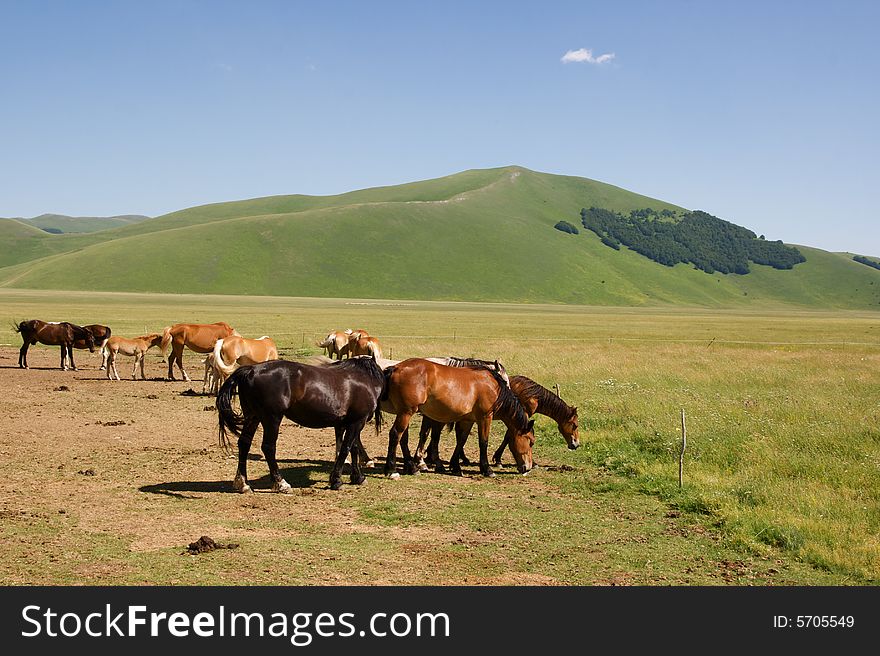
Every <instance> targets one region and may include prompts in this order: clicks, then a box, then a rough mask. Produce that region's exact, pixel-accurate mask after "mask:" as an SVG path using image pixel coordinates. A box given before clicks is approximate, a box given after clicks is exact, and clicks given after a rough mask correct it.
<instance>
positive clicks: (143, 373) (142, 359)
mask: <svg viewBox="0 0 880 656" xmlns="http://www.w3.org/2000/svg"><path fill="white" fill-rule="evenodd" d="M140 356H141V358H140V360H141V380H146V379H147V374H146V372H144V360H146V359H147V352H146V351H141V353H140Z"/></svg>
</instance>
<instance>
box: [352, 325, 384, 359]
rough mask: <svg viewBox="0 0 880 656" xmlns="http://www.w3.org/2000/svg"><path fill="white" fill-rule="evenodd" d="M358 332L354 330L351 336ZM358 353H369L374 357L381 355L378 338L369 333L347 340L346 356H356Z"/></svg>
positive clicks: (377, 357)
mask: <svg viewBox="0 0 880 656" xmlns="http://www.w3.org/2000/svg"><path fill="white" fill-rule="evenodd" d="M357 334H359V333H357V332H355V333H353V334H352V336H354V335H357ZM359 355H369V356H370V357H373V358H375V359H377V360H378V359H380V358H381V357H382V348H381V347H380V346H379V340H378V339H376V338H375V337H370V336H369V335H361V336H360V337H358V338H357V339H355V340H349V342H348V357H350V358H351V357H357V356H359Z"/></svg>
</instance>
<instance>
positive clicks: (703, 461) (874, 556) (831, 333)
mask: <svg viewBox="0 0 880 656" xmlns="http://www.w3.org/2000/svg"><path fill="white" fill-rule="evenodd" d="M0 317H2V318H3V323H2V324H0V344H2V346H0V417H2V428H3V430H2V431H0V582H2V583H4V584H26V583H35V584H36V583H49V584H52V583H58V584H87V583H105V584H139V583H151V584H152V583H155V584H168V583H174V584H272V583H279V584H373V583H389V584H422V583H443V584H652V585H694V584H757V585H791V584H809V585H814V584H865V583H876V582H877V581H878V580H880V543H878V537H877V536H878V535H880V503H878V497H880V396H878V389H880V314H878V313H874V312H855V311H853V312H847V311H824V312H823V311H806V310H805V311H794V310H787V311H784V312H783V311H780V312H774V311H772V310H760V311H747V310H742V309H737V310H715V311H713V310H707V309H693V310H688V309H663V308H653V309H644V308H608V307H604V308H602V307H581V306H554V305H505V304H478V303H435V302H425V301H396V300H395V301H387V302H386V301H373V300H371V301H359V300H344V299H339V300H319V299H301V298H289V297H284V298H280V297H233V296H205V295H152V294H124V293H119V294H115V293H90V292H50V291H34V290H15V289H2V290H0ZM29 318H42V319H45V320H70V321H74V322H78V323H105V324H108V325H110V326H111V327H112V328H113V331H114V333H115V334H120V335H127V336H134V335H138V334H142V333H143V332H144V330H145V329H146V330H149V331H153V330H159V329H161V328H162V327H163V326H165V325H168V324H170V323H174V322H178V321H192V322H211V321H218V320H225V321H228V322H230V323H231V324H232V325H234V326H235V327H236V328H237V329H238V330H239V331H240V332H241V333H242V334H244V335H245V336H259V335H263V334H269V335H272V336H273V337H274V338H275V339H276V341H277V342H278V344H279V346H280V347H281V350H282V355H283V357H286V358H297V357H302V356H305V355H309V354H312V353H317V352H318V351H319V349H318V348H317V347H315V346H314V341H315V339H317V338H318V337H320V336H321V335H322V334H326V333H327V332H328V331H329V330H331V329H335V328H345V327H364V328H367V329H369V330H370V332H371V333H372V334H374V335H376V336H378V337H379V338H380V339H381V340H382V344H383V346H384V349H385V354H386V356H390V357H393V358H405V357H410V356H423V355H447V354H448V355H458V356H478V357H486V358H488V357H491V358H495V357H497V358H499V359H500V360H501V361H502V362H503V363H504V364H505V365H506V367H507V369H508V371H509V372H511V373H512V374H523V375H527V376H530V377H532V378H534V379H535V380H537V381H538V382H540V383H542V384H544V385H545V386H548V387H552V386H553V385H554V384H559V386H560V388H561V391H562V396H563V397H564V398H565V399H566V400H567V401H568V402H569V403H572V404H574V405H577V406H578V407H579V408H580V416H581V443H582V446H581V448H580V449H579V450H577V451H568V450H567V449H566V448H565V445H564V442H563V440H562V438H561V437H560V436H559V434H558V433H557V430H556V426H555V424H554V423H553V422H552V421H551V420H549V419H547V418H545V417H540V416H539V417H538V422H537V436H538V442H537V445H536V450H535V457H536V460H537V462H538V463H539V464H540V465H541V467H540V468H539V469H538V470H536V471H534V472H532V473H531V474H529V475H528V476H525V477H522V476H518V475H516V474H515V473H514V470H513V468H512V467H509V466H508V467H506V468H504V469H502V470H498V472H497V473H498V476H496V477H495V478H494V479H483V478H481V477H480V476H479V474H478V471H477V469H476V467H475V466H473V467H470V468H465V476H464V477H463V478H456V477H452V476H443V475H436V474H421V475H419V476H416V477H402V478H401V479H400V480H398V481H390V480H386V479H384V478H383V477H382V476H381V475H380V473H379V470H378V469H377V470H375V471H371V472H369V473H368V477H367V481H366V483H365V484H364V485H363V486H361V487H353V486H350V485H345V486H344V487H343V489H342V490H340V491H338V492H332V491H330V490H328V489H327V480H328V475H329V466H330V461H331V459H332V456H333V434H332V431H331V430H324V431H315V430H306V429H302V428H299V427H295V426H293V425H292V424H290V423H289V422H285V424H284V425H283V426H282V431H281V436H280V439H279V458H280V460H281V467H282V474H283V475H284V476H285V477H286V478H287V480H288V481H289V482H290V483H291V484H292V485H293V486H294V490H293V494H291V495H273V494H270V493H269V492H268V488H269V483H268V477H267V476H266V469H265V463H264V462H263V461H262V460H254V461H252V462H251V463H250V473H251V477H252V479H253V480H254V481H255V484H254V487H255V489H257V492H256V493H255V494H253V495H247V496H242V495H237V494H233V493H231V486H230V481H231V478H232V475H233V473H234V470H235V461H234V459H233V458H231V457H229V456H227V455H225V454H224V453H223V451H222V450H221V449H220V448H219V447H218V446H217V444H216V442H217V437H216V413H215V412H213V411H211V410H209V409H207V408H210V406H212V405H213V399H212V398H210V397H200V396H181V392H184V391H186V390H187V389H188V388H190V387H193V388H195V389H196V390H200V389H201V382H200V380H199V381H195V382H193V383H183V382H176V383H168V382H164V381H162V380H160V378H161V377H162V376H163V374H164V366H163V365H162V364H161V363H160V362H159V355H158V353H157V352H155V351H153V352H151V355H150V357H149V359H148V366H147V374H148V376H149V377H151V380H148V381H146V382H132V381H130V380H123V381H122V382H119V383H110V382H108V381H106V380H104V372H102V371H98V364H99V358H98V356H97V355H89V354H88V353H87V352H81V351H78V352H77V353H76V355H77V362H78V364H79V365H80V370H79V371H75V372H61V371H59V370H58V369H57V368H55V367H57V365H58V359H59V358H58V350H57V348H55V347H52V348H49V347H34V348H33V349H32V351H31V356H30V360H31V366H32V369H31V370H28V371H22V370H19V369H18V368H17V367H16V362H17V357H18V347H19V346H20V339H19V337H18V335H16V334H15V333H14V332H13V330H12V328H11V323H12V321H15V322H18V321H20V320H23V319H29ZM185 360H186V362H187V364H188V369H189V371H190V373H191V374H193V375H194V376H193V377H194V378H199V379H200V378H201V370H200V367H199V365H198V361H199V358H198V356H196V355H194V354H192V353H189V352H187V354H186V356H185ZM129 366H130V364H129V363H128V362H123V363H122V364H121V366H120V373H123V375H125V373H128V372H129V371H130V369H128V367H129ZM62 386H66V387H68V388H69V389H68V390H60V389H59V388H61V387H62ZM681 408H684V410H685V412H686V415H687V424H688V450H687V452H686V458H685V484H684V487H683V489H681V490H679V488H678V465H677V453H678V445H679V441H680V436H681V435H680V423H679V411H680V409H681ZM502 434H503V430H502V426H501V425H500V424H499V425H497V426H496V427H495V428H494V430H493V440H492V445H493V446H494V445H496V444H497V443H498V442H499V441H500V439H501V436H502ZM450 442H451V440H450V438H449V437H448V436H447V437H445V438H444V441H443V443H442V447H441V452H442V453H443V454H444V455H445V456H446V457H448V455H449V453H450V450H451V444H450ZM365 444H366V446H367V449H368V450H369V451H370V452H371V454H373V455H375V456H382V455H383V454H384V450H385V447H384V446H383V444H387V434H384V435H380V436H378V437H376V436H375V435H374V434H373V433H372V432H371V431H369V430H367V431H365ZM468 453H469V455H470V456H471V457H472V458H473V456H474V455H475V453H476V443H475V440H474V441H473V442H471V443H470V444H469V446H468ZM379 460H380V461H381V458H379ZM508 462H510V460H509V457H508ZM346 480H347V479H346ZM201 535H208V536H210V537H212V538H214V539H215V540H218V541H221V542H233V543H238V544H240V547H239V548H237V549H233V550H224V551H217V552H213V553H208V554H202V555H199V556H185V555H181V553H182V552H183V551H184V550H185V547H186V545H187V544H188V543H189V542H191V541H194V540H195V539H197V538H198V537H199V536H201Z"/></svg>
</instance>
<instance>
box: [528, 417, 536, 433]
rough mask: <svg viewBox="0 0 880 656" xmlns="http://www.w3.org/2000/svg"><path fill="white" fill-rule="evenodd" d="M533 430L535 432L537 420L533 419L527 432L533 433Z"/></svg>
mask: <svg viewBox="0 0 880 656" xmlns="http://www.w3.org/2000/svg"><path fill="white" fill-rule="evenodd" d="M533 430H535V420H534V419H532V420H531V421H530V422H529V427H528V429H526V432H527V433H530V432H532V431H533Z"/></svg>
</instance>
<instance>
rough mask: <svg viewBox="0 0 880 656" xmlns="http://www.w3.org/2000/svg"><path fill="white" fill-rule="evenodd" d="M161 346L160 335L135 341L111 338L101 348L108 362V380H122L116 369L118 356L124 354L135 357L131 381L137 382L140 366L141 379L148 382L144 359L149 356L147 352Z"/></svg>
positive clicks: (155, 334) (135, 339) (147, 336)
mask: <svg viewBox="0 0 880 656" xmlns="http://www.w3.org/2000/svg"><path fill="white" fill-rule="evenodd" d="M161 344H162V335H160V334H159V333H150V334H149V335H143V336H141V337H135V338H134V339H129V338H127V337H111V338H110V339H108V340H107V342H106V343H105V344H104V346H103V347H102V348H101V351H102V354H101V355H102V356H103V357H104V360H106V362H107V380H113V376H116V380H121V379H120V378H119V371H118V370H117V369H116V356H117V355H119V354H120V353H122V355H128V356H134V366H133V367H132V368H131V379H132V380H137V370H138V365H140V368H141V378H142V379H143V380H146V379H147V375H146V374H145V373H144V359H145V357H146V355H147V351H149V350H150V349H151V348H153V347H154V346H160V345H161Z"/></svg>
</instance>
